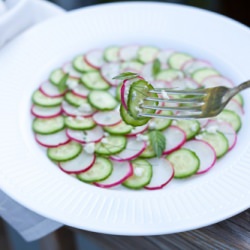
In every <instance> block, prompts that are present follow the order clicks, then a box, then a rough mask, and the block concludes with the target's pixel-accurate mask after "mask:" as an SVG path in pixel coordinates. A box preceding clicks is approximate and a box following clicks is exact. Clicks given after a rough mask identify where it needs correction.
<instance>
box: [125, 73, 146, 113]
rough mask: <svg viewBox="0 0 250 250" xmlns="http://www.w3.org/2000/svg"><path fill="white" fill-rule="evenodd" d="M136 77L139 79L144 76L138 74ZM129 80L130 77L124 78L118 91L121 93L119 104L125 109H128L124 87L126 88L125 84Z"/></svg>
mask: <svg viewBox="0 0 250 250" xmlns="http://www.w3.org/2000/svg"><path fill="white" fill-rule="evenodd" d="M137 78H139V79H141V80H144V78H143V77H141V76H138V77H137ZM129 80H131V79H125V80H124V81H123V83H122V86H121V90H120V93H121V104H122V106H123V107H124V108H125V109H126V110H128V106H127V103H126V100H125V95H126V93H125V88H126V84H127V83H128V82H129Z"/></svg>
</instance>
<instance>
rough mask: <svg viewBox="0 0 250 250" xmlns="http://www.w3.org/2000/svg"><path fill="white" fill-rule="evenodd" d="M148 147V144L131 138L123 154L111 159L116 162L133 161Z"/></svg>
mask: <svg viewBox="0 0 250 250" xmlns="http://www.w3.org/2000/svg"><path fill="white" fill-rule="evenodd" d="M146 147H147V144H146V142H144V141H137V140H136V139H135V138H129V139H128V141H127V146H126V148H125V149H124V150H123V151H122V152H121V153H119V154H116V155H112V156H110V159H112V160H114V161H126V160H133V159H135V158H136V157H138V156H139V155H140V154H141V153H142V152H143V151H144V150H145V149H146Z"/></svg>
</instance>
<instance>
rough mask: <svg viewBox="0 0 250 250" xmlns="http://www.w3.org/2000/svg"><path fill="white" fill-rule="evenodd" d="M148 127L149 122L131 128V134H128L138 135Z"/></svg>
mask: <svg viewBox="0 0 250 250" xmlns="http://www.w3.org/2000/svg"><path fill="white" fill-rule="evenodd" d="M147 129H148V124H145V125H142V126H138V127H135V128H133V129H132V130H131V132H130V133H129V134H127V136H128V137H132V136H136V135H137V134H140V133H143V132H145V131H146V130H147Z"/></svg>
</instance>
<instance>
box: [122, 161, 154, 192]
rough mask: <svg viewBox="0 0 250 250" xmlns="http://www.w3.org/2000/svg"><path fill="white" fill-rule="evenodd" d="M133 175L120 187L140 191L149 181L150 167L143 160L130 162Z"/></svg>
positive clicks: (150, 175) (151, 172) (150, 176)
mask: <svg viewBox="0 0 250 250" xmlns="http://www.w3.org/2000/svg"><path fill="white" fill-rule="evenodd" d="M132 166H133V172H134V174H133V175H132V176H131V177H129V178H128V179H127V180H125V181H124V182H123V183H122V185H123V186H125V187H127V188H131V189H140V188H143V187H144V186H146V185H148V184H149V183H150V181H151V178H152V175H153V170H152V165H151V164H150V163H149V162H148V161H146V160H144V159H136V160H133V161H132Z"/></svg>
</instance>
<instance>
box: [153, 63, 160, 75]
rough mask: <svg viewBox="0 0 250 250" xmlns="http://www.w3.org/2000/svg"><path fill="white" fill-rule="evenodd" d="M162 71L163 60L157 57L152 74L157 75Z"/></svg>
mask: <svg viewBox="0 0 250 250" xmlns="http://www.w3.org/2000/svg"><path fill="white" fill-rule="evenodd" d="M160 71H161V62H160V60H159V59H155V60H154V62H153V67H152V74H153V76H156V75H157V74H158V73H159V72H160Z"/></svg>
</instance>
